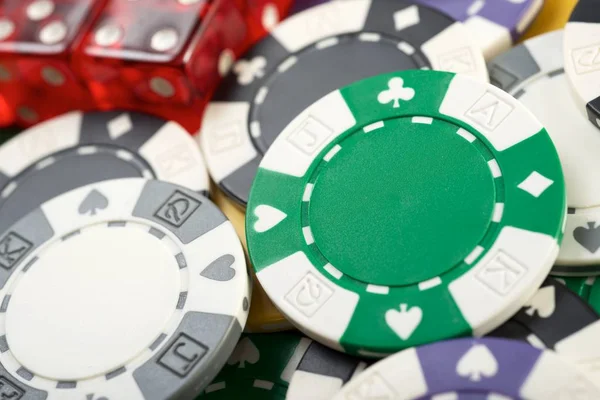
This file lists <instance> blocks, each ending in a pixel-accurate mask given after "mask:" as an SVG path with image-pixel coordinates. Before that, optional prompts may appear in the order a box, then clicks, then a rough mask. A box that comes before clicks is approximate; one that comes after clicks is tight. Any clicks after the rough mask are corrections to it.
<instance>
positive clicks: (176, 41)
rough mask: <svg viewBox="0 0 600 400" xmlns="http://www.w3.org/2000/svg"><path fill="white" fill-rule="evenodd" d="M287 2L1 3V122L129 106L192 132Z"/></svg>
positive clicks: (15, 0)
mask: <svg viewBox="0 0 600 400" xmlns="http://www.w3.org/2000/svg"><path fill="white" fill-rule="evenodd" d="M291 3H292V0H0V126H1V125H3V124H4V125H6V124H8V123H10V122H12V120H13V119H14V118H16V119H17V122H19V123H20V124H21V125H25V126H27V125H31V124H33V123H37V122H40V121H42V120H45V119H48V118H51V117H53V116H55V115H57V114H61V113H64V112H67V111H71V110H75V109H81V110H90V109H105V110H108V109H115V108H118V109H132V110H136V111H143V112H148V113H152V114H155V115H157V116H160V117H163V118H166V119H171V120H175V121H177V122H179V123H180V124H181V125H183V126H185V127H186V128H187V129H188V130H189V131H191V132H194V131H196V130H197V129H198V127H199V124H200V116H201V114H202V108H203V106H204V105H205V104H206V103H207V101H208V99H209V97H210V95H211V93H212V91H213V90H214V89H215V88H216V86H217V85H218V83H219V81H220V79H221V77H222V76H223V75H225V74H226V73H227V71H228V69H229V67H230V66H231V64H232V63H233V61H234V60H235V58H236V57H237V56H238V55H240V54H242V53H243V52H244V51H245V50H246V49H247V48H248V47H249V46H250V45H251V44H252V43H254V42H255V41H256V40H258V39H259V38H261V37H262V36H263V35H264V34H265V33H266V32H267V31H268V30H270V29H271V28H273V27H274V26H275V25H276V24H277V22H278V21H279V20H280V19H281V18H282V17H283V16H285V15H286V14H287V12H288V10H289V8H290V6H291Z"/></svg>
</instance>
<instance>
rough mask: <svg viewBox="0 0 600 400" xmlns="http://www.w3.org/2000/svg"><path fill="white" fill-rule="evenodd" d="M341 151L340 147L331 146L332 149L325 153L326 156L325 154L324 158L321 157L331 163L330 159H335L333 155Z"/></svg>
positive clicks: (337, 145)
mask: <svg viewBox="0 0 600 400" xmlns="http://www.w3.org/2000/svg"><path fill="white" fill-rule="evenodd" d="M341 149H342V146H340V145H339V144H336V145H335V146H333V148H332V149H331V150H329V151H328V152H327V154H325V157H323V160H325V161H327V162H329V161H331V159H332V158H333V157H335V155H336V154H337V153H338V152H339V151H340V150H341Z"/></svg>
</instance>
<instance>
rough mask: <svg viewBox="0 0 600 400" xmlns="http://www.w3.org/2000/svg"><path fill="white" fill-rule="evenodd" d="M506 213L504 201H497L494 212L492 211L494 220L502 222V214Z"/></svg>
mask: <svg viewBox="0 0 600 400" xmlns="http://www.w3.org/2000/svg"><path fill="white" fill-rule="evenodd" d="M503 214H504V203H496V204H495V205H494V212H493V213H492V221H494V222H500V221H501V220H502V215H503Z"/></svg>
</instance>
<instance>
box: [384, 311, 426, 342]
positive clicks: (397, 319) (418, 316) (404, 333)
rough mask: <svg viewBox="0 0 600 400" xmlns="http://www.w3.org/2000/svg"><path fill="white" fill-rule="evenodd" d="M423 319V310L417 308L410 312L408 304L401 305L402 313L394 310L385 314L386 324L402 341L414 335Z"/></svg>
mask: <svg viewBox="0 0 600 400" xmlns="http://www.w3.org/2000/svg"><path fill="white" fill-rule="evenodd" d="M422 319H423V310H421V308H419V307H416V306H415V307H411V308H410V310H409V309H408V305H407V304H400V311H398V310H396V309H392V310H387V311H386V313H385V322H387V324H388V325H389V327H390V328H392V330H393V331H394V332H396V335H398V336H399V337H400V339H402V340H407V339H408V338H409V337H410V336H411V335H412V334H413V332H414V331H415V329H417V327H418V326H419V324H420V323H421V320H422Z"/></svg>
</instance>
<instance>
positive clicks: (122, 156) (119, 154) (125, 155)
mask: <svg viewBox="0 0 600 400" xmlns="http://www.w3.org/2000/svg"><path fill="white" fill-rule="evenodd" d="M117 157H119V158H120V159H121V160H126V161H131V160H133V154H131V153H130V152H128V151H125V150H118V151H117Z"/></svg>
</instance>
